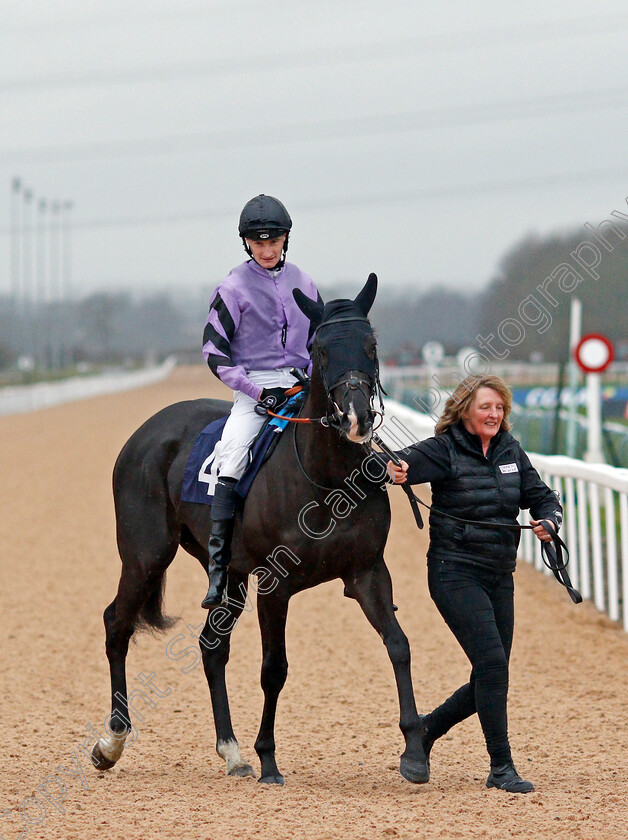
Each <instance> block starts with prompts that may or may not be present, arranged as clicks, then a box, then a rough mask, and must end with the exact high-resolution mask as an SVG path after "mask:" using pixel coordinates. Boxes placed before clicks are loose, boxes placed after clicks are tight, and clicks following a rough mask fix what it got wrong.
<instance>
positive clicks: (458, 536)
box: [398, 423, 562, 572]
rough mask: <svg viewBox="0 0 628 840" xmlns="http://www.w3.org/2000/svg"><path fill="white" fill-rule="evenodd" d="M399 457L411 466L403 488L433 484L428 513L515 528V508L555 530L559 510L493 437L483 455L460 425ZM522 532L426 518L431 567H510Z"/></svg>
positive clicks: (505, 438)
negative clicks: (443, 563) (446, 563)
mask: <svg viewBox="0 0 628 840" xmlns="http://www.w3.org/2000/svg"><path fill="white" fill-rule="evenodd" d="M398 455H399V456H400V457H401V458H403V459H404V460H405V461H407V462H408V464H409V467H410V468H409V470H408V481H409V482H410V483H411V484H421V483H423V482H426V481H429V482H431V485H432V507H433V508H436V509H438V510H441V511H444V512H446V513H449V514H453V515H454V516H458V517H461V518H463V519H472V520H483V521H489V522H495V523H504V524H508V525H515V524H516V520H517V516H518V514H519V511H520V510H521V509H526V508H529V509H530V513H531V515H532V518H533V519H550V520H552V521H553V522H554V523H555V525H556V526H557V528H558V527H559V526H560V524H561V522H562V508H561V506H560V503H559V501H558V497H557V496H556V494H555V493H554V492H553V491H552V490H550V488H549V487H548V486H547V485H546V484H545V483H544V482H543V481H542V480H541V478H540V476H539V474H538V473H537V471H536V470H535V469H534V467H533V466H532V464H531V463H530V459H529V458H528V456H527V455H526V453H525V452H524V451H523V449H522V448H521V445H520V444H519V442H518V441H517V440H515V438H513V436H512V435H511V434H510V433H508V432H499V433H498V434H497V435H496V436H495V437H494V438H493V440H492V441H491V444H490V446H489V449H488V452H487V454H486V456H485V455H484V454H483V452H482V446H481V442H480V438H479V437H478V436H477V435H473V434H471V433H470V432H468V431H467V430H466V429H465V427H464V426H463V425H462V423H459V424H457V425H455V426H450V427H449V428H448V429H447V430H446V431H445V432H443V433H442V434H440V435H436V436H435V437H432V438H428V439H427V440H424V441H422V442H421V443H418V444H414V445H413V446H411V447H409V448H408V449H406V450H404V451H403V452H399V453H398ZM519 538H520V532H519V531H516V530H509V529H506V528H499V527H496V528H487V527H484V526H480V525H471V524H463V523H461V522H455V521H453V520H451V519H446V518H445V517H443V516H439V515H438V514H436V513H435V512H434V511H432V513H431V514H430V547H429V551H428V554H427V556H428V559H429V560H455V561H458V562H464V563H473V564H476V565H480V566H484V567H486V568H490V569H493V570H495V571H501V572H511V571H513V570H514V568H515V563H516V555H517V547H518V545H519Z"/></svg>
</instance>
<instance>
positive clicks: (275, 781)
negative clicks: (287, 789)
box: [257, 774, 286, 785]
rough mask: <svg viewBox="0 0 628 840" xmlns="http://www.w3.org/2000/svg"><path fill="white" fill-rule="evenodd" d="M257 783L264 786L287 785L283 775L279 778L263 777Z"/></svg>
mask: <svg viewBox="0 0 628 840" xmlns="http://www.w3.org/2000/svg"><path fill="white" fill-rule="evenodd" d="M257 781H258V782H261V783H262V784H263V785H285V783H286V780H285V779H284V777H283V776H282V775H281V774H279V775H278V776H262V777H261V778H260V779H258V780H257Z"/></svg>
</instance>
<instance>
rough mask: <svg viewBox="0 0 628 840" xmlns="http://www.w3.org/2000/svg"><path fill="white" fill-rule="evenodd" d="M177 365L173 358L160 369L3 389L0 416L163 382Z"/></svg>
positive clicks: (0, 390)
mask: <svg viewBox="0 0 628 840" xmlns="http://www.w3.org/2000/svg"><path fill="white" fill-rule="evenodd" d="M175 365H176V361H175V359H174V357H172V358H168V359H166V361H165V362H163V363H162V364H161V365H157V366H154V367H149V368H142V369H141V370H133V371H111V372H109V373H102V374H99V375H98V376H73V377H70V378H69V379H63V380H61V381H59V382H37V383H36V384H35V385H16V386H14V387H8V388H0V415H3V414H21V413H23V412H27V411H36V410H38V409H40V408H49V407H50V406H53V405H59V404H60V403H65V402H72V401H74V400H82V399H86V398H87V397H96V396H100V395H101V394H113V393H115V392H116V391H127V390H130V389H131V388H141V387H143V386H144V385H152V384H153V383H154V382H160V381H161V380H162V379H165V378H166V377H167V376H169V375H170V373H171V372H172V370H173V368H174V367H175Z"/></svg>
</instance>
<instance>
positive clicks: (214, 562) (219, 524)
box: [201, 478, 236, 610]
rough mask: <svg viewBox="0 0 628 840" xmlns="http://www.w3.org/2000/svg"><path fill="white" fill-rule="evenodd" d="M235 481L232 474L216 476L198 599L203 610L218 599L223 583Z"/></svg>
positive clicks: (229, 538) (222, 591) (229, 540)
mask: <svg viewBox="0 0 628 840" xmlns="http://www.w3.org/2000/svg"><path fill="white" fill-rule="evenodd" d="M235 483H236V480H235V479H233V478H223V479H220V478H219V479H218V481H217V483H216V492H215V493H214V502H213V504H212V521H211V528H210V532H209V544H208V550H209V562H208V564H207V574H208V575H209V589H208V590H207V595H206V596H205V597H204V598H203V601H202V603H201V607H202V608H203V609H205V610H208V609H209V608H210V607H213V606H216V605H217V604H221V603H222V600H223V596H224V592H225V588H226V586H227V577H228V572H227V570H228V567H229V562H230V560H231V537H232V535H233V525H234V517H235V503H236V494H235Z"/></svg>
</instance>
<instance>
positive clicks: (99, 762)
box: [92, 742, 115, 770]
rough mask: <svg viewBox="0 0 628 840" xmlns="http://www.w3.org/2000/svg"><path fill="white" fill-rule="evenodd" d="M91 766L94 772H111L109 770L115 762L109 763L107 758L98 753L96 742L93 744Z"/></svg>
mask: <svg viewBox="0 0 628 840" xmlns="http://www.w3.org/2000/svg"><path fill="white" fill-rule="evenodd" d="M92 764H93V765H94V767H95V768H96V770H111V768H112V767H113V766H114V765H115V761H110V760H109V759H108V758H105V756H104V755H103V754H102V753H101V751H100V747H99V745H98V742H96V744H94V749H93V750H92Z"/></svg>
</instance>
